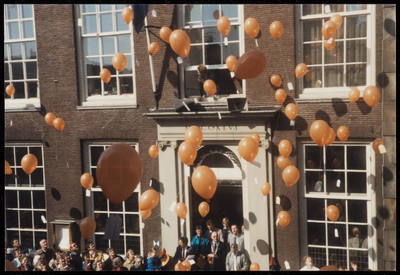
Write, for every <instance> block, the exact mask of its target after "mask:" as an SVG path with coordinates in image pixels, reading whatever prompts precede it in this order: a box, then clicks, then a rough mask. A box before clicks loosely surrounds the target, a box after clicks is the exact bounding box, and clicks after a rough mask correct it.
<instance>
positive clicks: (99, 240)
mask: <svg viewBox="0 0 400 275" xmlns="http://www.w3.org/2000/svg"><path fill="white" fill-rule="evenodd" d="M95 243H96V249H98V250H101V251H106V250H107V248H109V247H110V245H109V241H108V240H104V235H95Z"/></svg>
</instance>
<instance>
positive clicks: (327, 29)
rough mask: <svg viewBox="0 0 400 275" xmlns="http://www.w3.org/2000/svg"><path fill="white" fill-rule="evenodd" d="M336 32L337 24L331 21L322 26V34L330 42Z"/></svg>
mask: <svg viewBox="0 0 400 275" xmlns="http://www.w3.org/2000/svg"><path fill="white" fill-rule="evenodd" d="M335 32H336V24H335V23H333V22H332V21H330V20H328V21H326V22H325V23H324V25H323V26H322V29H321V33H322V35H323V36H324V38H325V40H328V39H329V38H331V37H332V36H334V35H335Z"/></svg>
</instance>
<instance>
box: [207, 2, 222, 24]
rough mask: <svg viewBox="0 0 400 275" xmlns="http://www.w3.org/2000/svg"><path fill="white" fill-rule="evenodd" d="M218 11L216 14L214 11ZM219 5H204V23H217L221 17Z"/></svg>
mask: <svg viewBox="0 0 400 275" xmlns="http://www.w3.org/2000/svg"><path fill="white" fill-rule="evenodd" d="M215 11H217V13H216V14H215V15H216V16H214V12H215ZM218 12H219V5H203V25H204V26H210V25H217V19H218V18H219V17H218V16H219V14H218Z"/></svg>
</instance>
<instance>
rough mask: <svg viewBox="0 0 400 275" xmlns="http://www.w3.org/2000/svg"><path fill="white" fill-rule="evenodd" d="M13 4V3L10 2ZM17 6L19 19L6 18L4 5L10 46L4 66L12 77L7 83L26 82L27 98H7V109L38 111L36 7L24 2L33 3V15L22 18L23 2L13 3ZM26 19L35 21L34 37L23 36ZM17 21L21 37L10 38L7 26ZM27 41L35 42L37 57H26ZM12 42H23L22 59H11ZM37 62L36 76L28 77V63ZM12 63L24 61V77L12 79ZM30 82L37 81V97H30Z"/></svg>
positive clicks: (6, 31) (6, 36)
mask: <svg viewBox="0 0 400 275" xmlns="http://www.w3.org/2000/svg"><path fill="white" fill-rule="evenodd" d="M8 5H11V4H8ZM13 5H16V6H17V10H18V11H17V12H18V18H17V19H6V18H7V12H8V11H7V5H4V45H5V46H7V47H8V50H7V55H8V61H4V66H8V68H9V75H10V79H9V80H5V81H4V82H5V84H7V85H8V84H13V83H17V82H23V83H24V90H25V98H18V99H14V95H12V96H11V98H5V111H6V112H10V111H36V110H37V109H39V108H40V88H39V70H38V57H37V55H38V53H37V47H36V45H37V43H36V28H35V9H34V5H33V4H24V5H31V6H32V17H30V18H22V8H21V6H22V5H23V4H13ZM24 21H32V23H33V37H32V38H23V33H22V29H23V28H22V23H23V22H24ZM11 22H16V23H18V26H19V33H20V35H19V37H20V38H19V39H9V31H8V28H7V23H11ZM25 42H35V49H36V58H35V59H26V56H25V44H24V43H25ZM12 43H21V53H22V59H21V60H11V49H10V44H12ZM30 62H32V63H33V62H36V78H32V79H27V72H26V63H30ZM11 63H22V70H23V75H24V78H23V79H19V80H11V78H12V68H11ZM28 82H37V93H38V94H37V97H34V98H28V84H27V83H28Z"/></svg>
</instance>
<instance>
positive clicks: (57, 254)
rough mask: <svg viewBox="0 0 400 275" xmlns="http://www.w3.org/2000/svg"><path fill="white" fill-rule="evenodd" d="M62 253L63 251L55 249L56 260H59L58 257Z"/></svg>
mask: <svg viewBox="0 0 400 275" xmlns="http://www.w3.org/2000/svg"><path fill="white" fill-rule="evenodd" d="M61 253H62V250H61V249H59V248H57V249H54V258H55V259H57V257H58V256H59V255H60V254H61Z"/></svg>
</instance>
